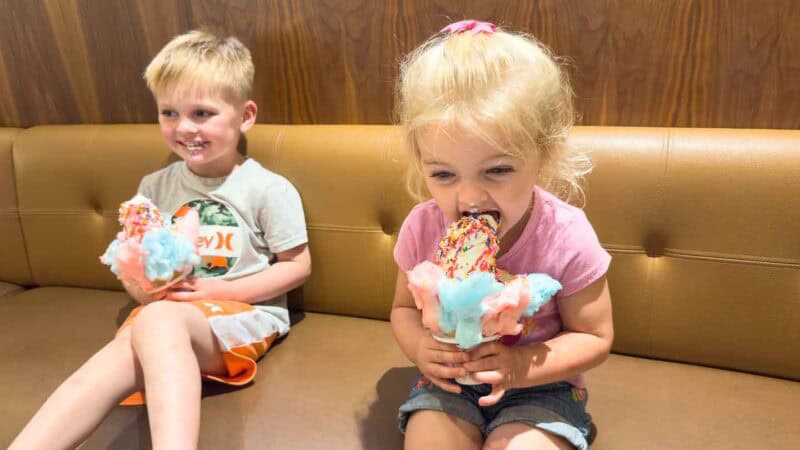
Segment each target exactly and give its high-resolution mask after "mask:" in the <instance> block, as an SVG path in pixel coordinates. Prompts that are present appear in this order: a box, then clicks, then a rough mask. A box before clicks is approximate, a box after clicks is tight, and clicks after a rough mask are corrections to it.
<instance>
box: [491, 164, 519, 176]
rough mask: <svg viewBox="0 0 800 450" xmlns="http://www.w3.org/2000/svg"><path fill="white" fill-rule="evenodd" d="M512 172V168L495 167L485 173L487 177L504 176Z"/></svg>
mask: <svg viewBox="0 0 800 450" xmlns="http://www.w3.org/2000/svg"><path fill="white" fill-rule="evenodd" d="M513 171H514V168H513V167H511V166H497V167H492V168H490V169H489V170H487V171H486V173H487V174H489V175H505V174H507V173H511V172H513Z"/></svg>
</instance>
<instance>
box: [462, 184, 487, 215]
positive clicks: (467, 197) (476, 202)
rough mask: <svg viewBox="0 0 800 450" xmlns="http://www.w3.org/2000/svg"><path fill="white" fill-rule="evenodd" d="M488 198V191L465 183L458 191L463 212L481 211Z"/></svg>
mask: <svg viewBox="0 0 800 450" xmlns="http://www.w3.org/2000/svg"><path fill="white" fill-rule="evenodd" d="M488 198H489V196H488V194H487V193H486V191H485V190H484V189H483V188H482V187H481V186H478V185H474V184H466V183H465V184H463V185H461V188H460V189H459V190H458V206H459V209H461V211H470V210H480V209H481V208H482V207H483V204H484V203H486V200H487V199H488Z"/></svg>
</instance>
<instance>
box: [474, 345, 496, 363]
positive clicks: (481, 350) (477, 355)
mask: <svg viewBox="0 0 800 450" xmlns="http://www.w3.org/2000/svg"><path fill="white" fill-rule="evenodd" d="M499 345H503V344H498V343H497V342H488V343H486V344H483V345H479V346H478V347H477V348H475V349H474V350H472V351H470V352H469V357H470V359H471V360H473V361H475V360H478V359H481V358H486V357H487V356H489V355H496V354H498V353H500V349H499V348H498V346H499Z"/></svg>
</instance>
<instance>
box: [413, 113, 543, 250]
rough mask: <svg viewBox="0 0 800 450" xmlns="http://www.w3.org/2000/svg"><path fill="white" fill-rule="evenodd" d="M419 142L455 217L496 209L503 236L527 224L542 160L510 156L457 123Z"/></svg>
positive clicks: (428, 179) (428, 181) (431, 179)
mask: <svg viewBox="0 0 800 450" xmlns="http://www.w3.org/2000/svg"><path fill="white" fill-rule="evenodd" d="M492 138H493V139H494V137H493V136H492ZM419 147H420V152H421V155H420V157H421V158H420V159H421V161H422V171H423V176H424V177H425V185H426V187H427V188H428V191H429V192H430V194H431V196H432V197H433V199H434V201H436V204H437V205H438V206H439V208H440V209H441V210H442V211H443V212H444V213H445V215H447V217H448V218H449V219H450V220H458V219H459V218H460V217H462V216H465V215H472V214H491V215H492V216H494V218H495V219H496V220H497V221H498V223H499V226H498V234H499V236H500V237H503V236H505V235H506V234H507V233H508V232H509V231H510V230H512V229H515V230H518V229H519V228H520V227H522V226H524V224H523V223H520V222H521V221H523V220H524V221H527V217H528V213H529V211H530V208H529V207H530V205H531V199H532V195H533V188H534V186H535V184H536V181H537V178H538V177H537V174H538V168H539V166H538V164H537V162H536V161H532V160H523V159H521V158H518V157H515V156H512V155H509V154H508V153H505V152H503V151H502V150H500V149H498V148H496V147H495V146H493V145H491V144H489V143H488V142H486V141H485V140H484V139H482V138H481V137H479V136H477V135H475V134H473V133H471V132H469V131H468V130H465V129H463V128H461V127H455V126H450V127H432V128H431V129H430V130H429V131H427V132H425V133H423V134H422V136H421V137H420V139H419ZM512 234H517V233H512ZM512 239H515V238H512ZM505 244H509V245H510V244H513V242H506V243H505Z"/></svg>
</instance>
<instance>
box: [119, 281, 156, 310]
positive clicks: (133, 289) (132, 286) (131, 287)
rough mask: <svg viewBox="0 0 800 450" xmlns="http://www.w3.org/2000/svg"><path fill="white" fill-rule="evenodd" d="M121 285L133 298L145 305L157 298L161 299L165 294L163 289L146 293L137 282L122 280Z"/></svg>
mask: <svg viewBox="0 0 800 450" xmlns="http://www.w3.org/2000/svg"><path fill="white" fill-rule="evenodd" d="M122 286H123V287H124V288H125V290H126V291H128V294H130V296H131V297H133V299H134V300H136V301H137V302H139V303H141V304H142V305H146V304H148V303H152V302H155V301H158V300H163V299H164V296H165V295H166V292H165V291H161V292H156V293H154V294H148V293H147V292H145V291H144V289H142V288H141V287H140V286H139V283H135V282H131V281H127V280H122Z"/></svg>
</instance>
